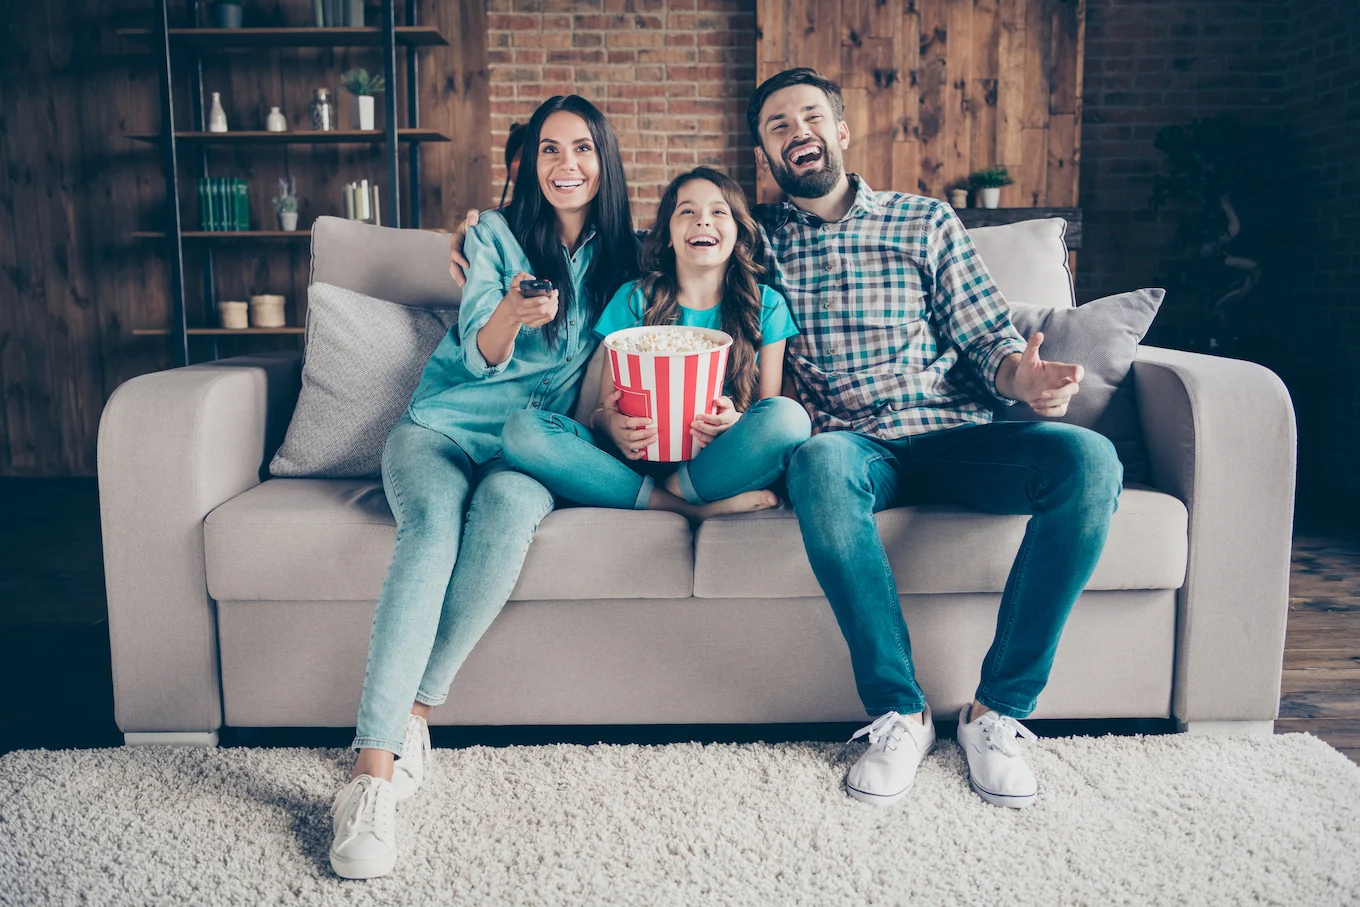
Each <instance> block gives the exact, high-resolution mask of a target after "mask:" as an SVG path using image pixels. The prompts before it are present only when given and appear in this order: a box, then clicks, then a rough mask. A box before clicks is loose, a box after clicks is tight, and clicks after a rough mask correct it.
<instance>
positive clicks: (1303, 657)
mask: <svg viewBox="0 0 1360 907" xmlns="http://www.w3.org/2000/svg"><path fill="white" fill-rule="evenodd" d="M1307 532H1308V530H1306V529H1305V530H1302V531H1300V532H1299V533H1296V534H1295V537H1294V560H1293V569H1292V574H1291V577H1290V582H1289V624H1288V629H1287V630H1286V633H1285V643H1284V677H1283V679H1282V681H1281V683H1280V717H1279V719H1278V720H1277V721H1276V722H1275V732H1276V733H1277V734H1287V733H1291V732H1294V731H1308V732H1309V733H1311V734H1313V735H1314V736H1317V737H1321V738H1322V739H1323V740H1326V741H1327V742H1328V743H1330V744H1331V745H1332V746H1334V747H1336V748H1337V749H1339V750H1341V751H1342V752H1343V753H1345V754H1346V755H1347V756H1349V757H1350V759H1351V761H1352V762H1356V763H1360V539H1357V538H1355V537H1354V536H1350V537H1347V536H1340V535H1312V534H1305V533H1307Z"/></svg>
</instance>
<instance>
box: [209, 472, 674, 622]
mask: <svg viewBox="0 0 1360 907" xmlns="http://www.w3.org/2000/svg"><path fill="white" fill-rule="evenodd" d="M203 536H204V538H203V541H204V549H205V556H206V558H207V574H208V594H209V595H211V596H212V597H213V598H214V599H217V600H219V601H228V600H230V601H376V600H377V598H378V593H379V591H380V590H381V588H382V582H383V577H384V576H386V574H387V567H388V564H389V563H390V562H391V560H392V548H393V545H394V544H395V542H396V537H397V526H396V520H395V519H394V518H393V516H392V512H391V510H390V509H389V508H388V506H387V496H386V495H385V494H384V493H383V488H382V484H381V483H379V482H374V481H371V480H364V479H270V480H269V481H267V482H265V483H263V484H261V485H257V486H255V487H254V488H251V489H249V490H248V491H245V492H243V493H242V494H240V495H237V496H236V497H235V498H232V499H231V500H230V501H227V502H226V503H225V504H222V505H221V506H220V507H218V508H217V509H216V510H214V511H213V512H212V513H210V514H208V517H207V519H206V520H204V524H203ZM611 565H618V566H616V567H614V566H611ZM693 576H694V561H693V536H692V535H691V534H690V530H689V524H688V523H687V522H686V521H685V519H684V517H681V516H679V515H677V514H673V513H636V512H633V511H626V510H602V509H598V508H586V507H576V508H568V509H564V510H557V511H554V512H552V513H550V514H548V515H547V517H545V518H544V520H543V522H542V523H541V524H540V525H539V527H538V533H537V535H536V536H535V537H534V542H533V544H532V545H531V546H530V547H529V554H528V557H527V558H526V559H525V563H524V571H523V573H521V574H520V578H519V583H518V584H517V585H516V586H515V591H514V592H513V593H512V594H511V596H510V600H511V601H522V600H538V599H596V598H688V597H689V596H690V594H691V592H692V590H693Z"/></svg>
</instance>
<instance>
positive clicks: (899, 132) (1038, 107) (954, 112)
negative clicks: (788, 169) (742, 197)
mask: <svg viewBox="0 0 1360 907" xmlns="http://www.w3.org/2000/svg"><path fill="white" fill-rule="evenodd" d="M1084 21H1085V0H758V6H757V13H756V26H757V29H758V34H759V45H760V46H759V62H758V64H757V66H758V68H757V75H756V78H757V81H761V80H764V79H766V78H769V77H770V76H772V75H774V74H775V73H777V72H780V71H781V70H784V69H788V68H791V67H795V66H811V67H813V68H815V69H817V70H819V71H820V72H822V73H823V74H825V75H827V76H829V77H830V78H831V79H833V80H835V81H836V82H838V83H839V84H840V85H841V89H842V91H843V93H844V95H845V107H846V111H845V117H846V123H847V125H848V126H849V127H850V150H849V151H848V152H847V153H846V167H847V169H849V170H851V171H854V172H857V173H862V174H863V175H864V177H865V179H866V180H867V181H868V182H869V185H871V186H873V187H874V188H877V189H897V190H901V191H907V192H919V193H921V194H922V195H929V196H932V197H934V198H946V197H947V194H946V193H947V190H948V189H949V188H950V187H952V186H954V185H955V184H956V183H957V182H958V181H960V180H963V179H964V178H966V177H967V176H968V174H969V173H971V172H973V171H974V170H978V169H980V168H982V167H987V166H990V165H993V164H1000V165H1004V166H1006V167H1008V168H1009V169H1010V172H1011V176H1012V178H1013V179H1015V184H1014V185H1012V186H1008V187H1007V188H1005V189H1003V190H1002V192H1001V205H1002V207H1062V206H1075V205H1076V202H1077V176H1078V166H1079V162H1080V159H1081V134H1080V129H1079V126H1080V123H1081V72H1082V44H1083V25H1084ZM776 192H777V189H775V187H774V186H773V184H772V183H770V182H769V181H762V182H761V185H760V187H759V190H758V193H759V195H760V198H761V200H768V199H770V198H771V197H773V195H774V193H776Z"/></svg>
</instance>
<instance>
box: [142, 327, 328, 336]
mask: <svg viewBox="0 0 1360 907" xmlns="http://www.w3.org/2000/svg"><path fill="white" fill-rule="evenodd" d="M306 330H307V329H306V328H298V327H283V328H189V330H187V331H186V332H185V333H187V334H190V335H191V336H202V335H205V334H206V335H211V336H226V335H228V334H257V335H258V334H301V333H304V332H305V331H306ZM132 333H133V335H135V336H137V337H157V336H165V335H167V334H169V333H170V329H169V328H136V329H134V330H133V332H132Z"/></svg>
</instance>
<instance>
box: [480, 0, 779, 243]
mask: <svg viewBox="0 0 1360 907" xmlns="http://www.w3.org/2000/svg"><path fill="white" fill-rule="evenodd" d="M755 6H756V4H755V0H489V3H488V12H487V40H488V63H489V64H490V76H491V79H490V83H491V134H492V139H491V147H492V158H493V165H494V171H493V174H492V179H493V184H494V189H495V192H494V197H495V198H497V199H499V198H500V192H501V187H502V186H503V185H504V183H505V166H504V160H505V158H504V149H505V138H506V135H507V133H508V131H509V128H510V124H511V123H512V122H516V121H518V122H521V123H523V122H527V121H528V120H529V117H530V116H531V115H532V114H533V112H534V109H535V108H536V107H537V106H538V105H539V104H540V103H542V102H543V101H544V100H545V99H547V98H549V97H552V96H553V95H556V94H579V95H581V96H582V97H584V98H586V99H587V100H589V101H591V102H592V103H594V104H595V105H596V106H598V107H599V108H600V109H601V110H602V111H603V112H604V114H605V115H606V116H607V117H609V121H610V123H611V124H612V125H613V127H614V130H615V132H617V133H618V136H619V144H620V146H621V148H622V151H623V162H624V167H625V169H626V170H627V173H628V192H629V195H630V196H631V198H632V200H633V216H634V218H635V220H636V222H637V225H638V226H640V227H645V226H647V225H648V224H650V223H651V221H652V218H653V216H654V215H655V213H656V202H657V199H658V198H659V197H660V195H661V191H662V190H663V189H664V188H665V186H666V183H667V182H668V181H669V179H670V178H671V177H673V176H675V175H676V174H677V173H680V172H681V171H683V170H685V169H687V168H690V167H694V166H696V165H698V164H708V165H711V166H714V167H718V168H720V169H722V170H724V171H725V172H727V173H728V174H730V175H731V176H733V177H734V178H736V179H737V180H738V181H739V182H740V183H741V184H742V185H743V186H744V187H745V188H746V190H747V192H748V193H750V194H752V196H754V191H755V164H754V160H753V158H752V154H751V142H750V139H749V138H748V137H747V133H746V125H745V117H746V101H747V98H749V97H750V94H751V92H752V91H753V90H754V89H755V56H754V53H753V48H754V46H755V27H756V23H755Z"/></svg>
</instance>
